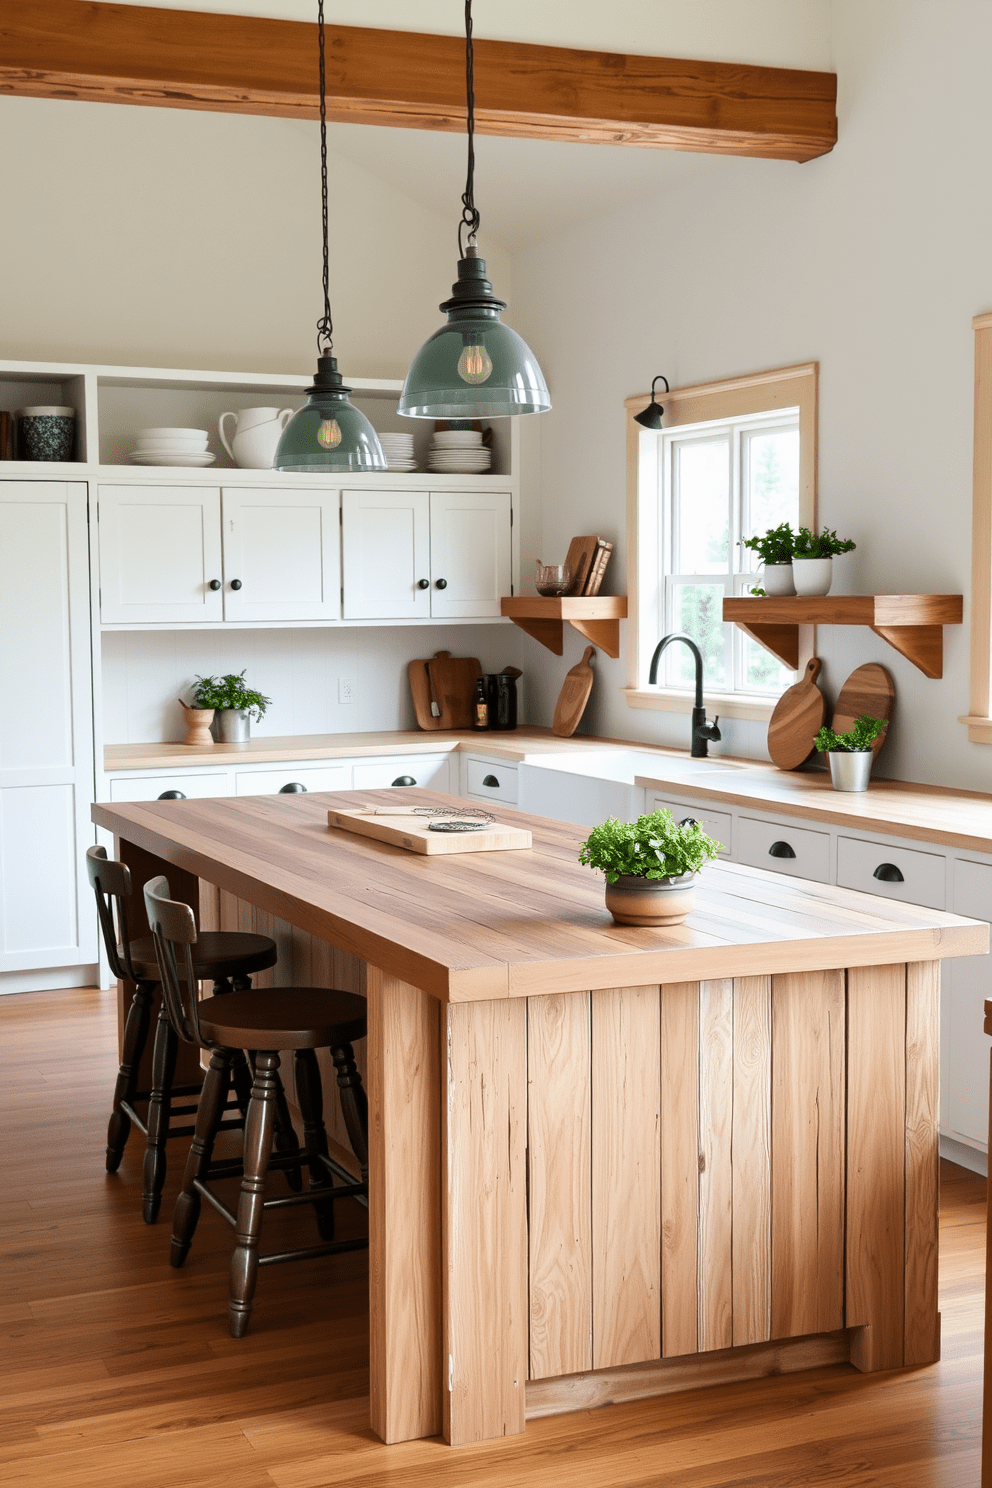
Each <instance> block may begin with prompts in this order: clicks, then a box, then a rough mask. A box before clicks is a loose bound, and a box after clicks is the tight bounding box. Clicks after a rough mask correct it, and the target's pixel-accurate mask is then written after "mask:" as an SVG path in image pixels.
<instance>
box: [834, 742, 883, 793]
mask: <svg viewBox="0 0 992 1488" xmlns="http://www.w3.org/2000/svg"><path fill="white" fill-rule="evenodd" d="M874 758H875V752H874V750H872V749H859V750H857V751H855V752H851V751H849V750H844V749H831V750H829V751H828V753H827V759H828V760H829V762H830V784H831V785H832V786H833V788H834V790H839V791H863V790H867V789H868V780H869V777H870V776H871V767H872V761H873V760H874Z"/></svg>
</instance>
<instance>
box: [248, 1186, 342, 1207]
mask: <svg viewBox="0 0 992 1488" xmlns="http://www.w3.org/2000/svg"><path fill="white" fill-rule="evenodd" d="M367 1193H368V1188H367V1187H366V1185H365V1184H364V1183H352V1184H350V1185H349V1186H348V1187H347V1188H311V1189H309V1190H308V1192H307V1193H298V1194H287V1195H286V1196H285V1197H283V1198H278V1199H265V1200H263V1202H262V1208H263V1209H290V1208H292V1207H293V1206H294V1205H296V1204H313V1203H315V1202H316V1203H320V1204H323V1203H324V1202H325V1201H326V1200H328V1199H330V1200H332V1201H333V1200H335V1199H358V1198H364V1197H365V1196H366V1195H367Z"/></svg>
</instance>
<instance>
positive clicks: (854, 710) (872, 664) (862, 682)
mask: <svg viewBox="0 0 992 1488" xmlns="http://www.w3.org/2000/svg"><path fill="white" fill-rule="evenodd" d="M895 700H896V689H895V684H894V682H893V681H892V678H891V677H890V676H889V674H888V672H887V671H886V670H885V668H884V667H883V666H879V665H878V662H876V661H869V662H868V663H867V665H865V666H859V667H858V668H857V670H856V671H853V672H852V673H851V675H850V676H849V677H848V679H847V681H846V682H845V683H844V686H843V687H842V688H841V690H840V696H839V697H838V699H837V706H836V707H835V708H834V717H833V722H832V723H831V725H830V727H831V728H832V729H833V731H834V733H835V734H849V733H850V732H851V730H852V729H853V727H854V725H855V724H856V723H857V721H858V719H859V718H860V717H861V715H862V713H870V714H871V716H872V718H877V719H878V721H879V723H885V722H886V721H887V720H889V719H891V717H892V704H893V703H894V702H895ZM888 733H889V731H888V729H886V730H885V733H884V734H879V736H878V738H877V739H876V740H875V742H874V743H873V744H872V746H871V747H872V749H873V750H874V752H875V754H876V755H877V754H878V753H879V751H880V750H881V748H882V746H883V745H884V743H885V741H886V739H887V738H888Z"/></svg>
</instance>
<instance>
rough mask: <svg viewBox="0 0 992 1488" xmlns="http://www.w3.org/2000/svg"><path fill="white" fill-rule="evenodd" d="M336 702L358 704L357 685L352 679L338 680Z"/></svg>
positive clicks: (340, 678) (341, 678)
mask: <svg viewBox="0 0 992 1488" xmlns="http://www.w3.org/2000/svg"><path fill="white" fill-rule="evenodd" d="M338 702H339V703H357V702H358V683H357V682H356V681H355V679H354V677H339V678H338Z"/></svg>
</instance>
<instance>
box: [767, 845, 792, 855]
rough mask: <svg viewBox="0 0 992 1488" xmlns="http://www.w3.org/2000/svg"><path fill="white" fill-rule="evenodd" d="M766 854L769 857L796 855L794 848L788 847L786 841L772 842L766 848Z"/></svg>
mask: <svg viewBox="0 0 992 1488" xmlns="http://www.w3.org/2000/svg"><path fill="white" fill-rule="evenodd" d="M768 856H769V857H770V858H794V857H795V856H796V850H795V848H793V847H790V846H789V844H788V843H787V842H773V843H772V845H771V847H770V848H769V849H768Z"/></svg>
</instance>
